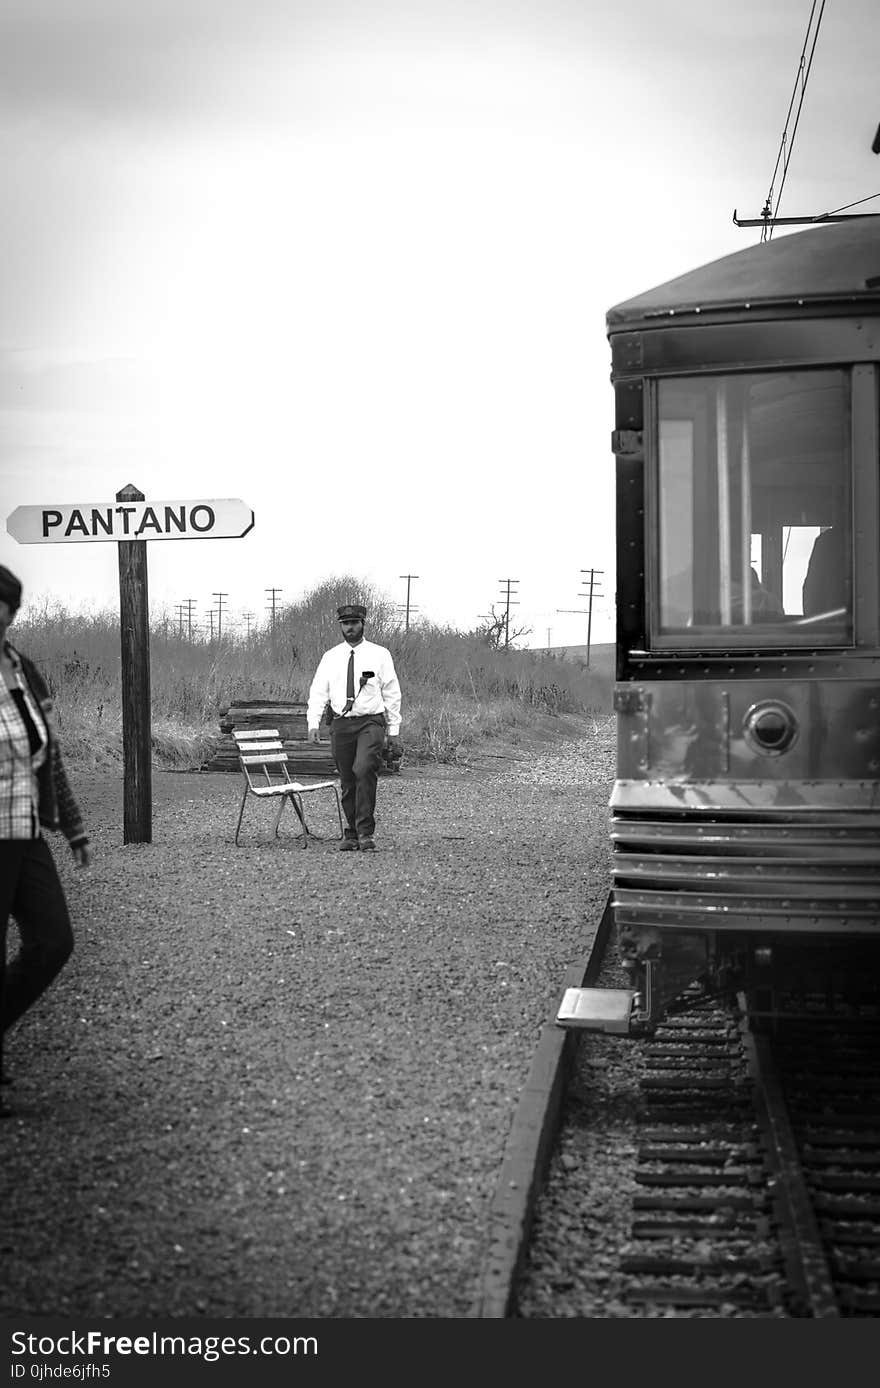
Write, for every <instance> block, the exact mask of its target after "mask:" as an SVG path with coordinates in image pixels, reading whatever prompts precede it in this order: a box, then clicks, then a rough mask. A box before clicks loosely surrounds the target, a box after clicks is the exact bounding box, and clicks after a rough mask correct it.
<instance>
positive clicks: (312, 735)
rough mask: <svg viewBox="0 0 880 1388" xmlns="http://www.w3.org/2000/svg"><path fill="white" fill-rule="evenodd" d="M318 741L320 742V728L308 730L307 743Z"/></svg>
mask: <svg viewBox="0 0 880 1388" xmlns="http://www.w3.org/2000/svg"><path fill="white" fill-rule="evenodd" d="M320 741H321V730H320V728H309V742H320Z"/></svg>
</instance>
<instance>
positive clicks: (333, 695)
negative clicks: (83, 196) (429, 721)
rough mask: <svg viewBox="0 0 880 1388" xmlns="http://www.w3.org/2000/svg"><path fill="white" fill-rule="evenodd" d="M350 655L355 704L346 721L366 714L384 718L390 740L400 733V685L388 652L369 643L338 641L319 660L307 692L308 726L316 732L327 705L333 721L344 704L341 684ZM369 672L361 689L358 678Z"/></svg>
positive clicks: (344, 698) (343, 680) (344, 697)
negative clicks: (333, 715) (352, 654)
mask: <svg viewBox="0 0 880 1388" xmlns="http://www.w3.org/2000/svg"><path fill="white" fill-rule="evenodd" d="M352 651H354V692H355V700H354V704H353V705H352V707H351V711H350V712H349V713H347V714H346V715H345V717H346V718H361V717H363V715H364V714H367V713H379V714H385V717H386V722H387V724H388V734H389V736H390V737H397V736H398V734H399V733H400V684H399V683H398V680H397V674H396V672H395V669H394V661H393V660H392V659H391V652H390V651H387V650H386V649H385V647H384V646H376V645H374V643H373V642H372V641H364V640H362V641H359V642H358V644H357V645H356V646H351V645H349V643H348V642H347V641H340V643H339V645H338V646H333V647H332V649H331V650H329V651H325V652H324V654H323V655H322V656H321V660H320V662H319V664H318V668H317V670H316V671H315V678H314V679H313V680H312V684H311V688H310V689H309V707H308V715H307V717H308V725H309V729H310V730H311V729H312V728H317V727H318V724H319V723H320V722H321V715H322V714H323V712H324V705H325V704H326V703H327V701H328V700H329V701H330V704H331V706H332V708H333V712H334V713H335V714H336V715H337V717H338V716H339V715H340V714H341V713H342V710H343V709H344V708H345V704H346V693H345V684H346V679H347V677H348V657H349V656H350V655H351V652H352ZM368 670H369V671H371V672H372V673H371V674H370V678H369V679H368V680H366V681H365V683H364V684H363V685H361V676H362V675H363V674H365V673H366V671H368Z"/></svg>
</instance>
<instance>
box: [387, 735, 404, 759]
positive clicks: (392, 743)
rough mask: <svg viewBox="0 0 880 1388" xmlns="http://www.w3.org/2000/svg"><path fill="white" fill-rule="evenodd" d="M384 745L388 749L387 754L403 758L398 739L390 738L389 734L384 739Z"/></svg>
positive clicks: (401, 747)
mask: <svg viewBox="0 0 880 1388" xmlns="http://www.w3.org/2000/svg"><path fill="white" fill-rule="evenodd" d="M386 745H387V747H388V750H389V752H391V754H392V755H393V756H394V757H402V756H403V743H402V742H401V740H400V738H399V737H396V736H395V737H392V735H391V734H390V733H389V734H388V737H387V739H386Z"/></svg>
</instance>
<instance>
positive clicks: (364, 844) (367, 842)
mask: <svg viewBox="0 0 880 1388" xmlns="http://www.w3.org/2000/svg"><path fill="white" fill-rule="evenodd" d="M375 847H376V845H375V844H374V843H373V840H372V839H358V848H359V849H360V850H361V852H362V853H366V852H368V851H369V850H370V849H371V848H375Z"/></svg>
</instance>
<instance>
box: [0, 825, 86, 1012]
mask: <svg viewBox="0 0 880 1388" xmlns="http://www.w3.org/2000/svg"><path fill="white" fill-rule="evenodd" d="M10 916H14V917H15V921H16V924H17V925H18V930H19V934H20V935H21V948H20V949H19V951H18V954H17V955H16V956H15V958H14V959H12V960H10V962H9V964H8V965H6V968H5V971H4V961H5V959H6V935H7V930H8V926H9V917H10ZM72 950H73V931H72V930H71V928H70V916H69V915H68V912H67V902H66V901H65V900H64V891H63V889H62V887H61V882H60V880H59V877H58V871H57V869H56V867H55V861H54V859H53V857H52V854H51V852H50V849H49V845H48V844H47V843H46V841H45V839H42V838H40V839H2V840H0V1035H2V1033H3V1032H5V1031H8V1030H9V1028H10V1027H11V1026H12V1024H13V1022H17V1021H18V1019H19V1017H21V1016H22V1014H23V1013H25V1012H26V1011H27V1010H28V1008H29V1007H30V1005H31V1003H33V1002H36V1000H37V998H38V997H39V996H40V994H41V993H44V992H45V990H46V989H47V988H48V987H49V984H50V983H51V982H52V980H53V979H54V978H55V977H56V976H57V975H58V974H59V973H60V972H61V970H62V969H63V967H64V965H65V963H66V962H67V960H68V959H69V958H70V955H71V952H72Z"/></svg>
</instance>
